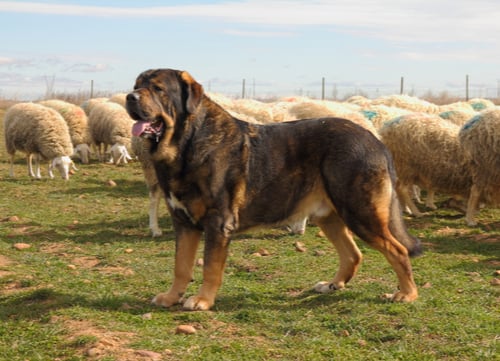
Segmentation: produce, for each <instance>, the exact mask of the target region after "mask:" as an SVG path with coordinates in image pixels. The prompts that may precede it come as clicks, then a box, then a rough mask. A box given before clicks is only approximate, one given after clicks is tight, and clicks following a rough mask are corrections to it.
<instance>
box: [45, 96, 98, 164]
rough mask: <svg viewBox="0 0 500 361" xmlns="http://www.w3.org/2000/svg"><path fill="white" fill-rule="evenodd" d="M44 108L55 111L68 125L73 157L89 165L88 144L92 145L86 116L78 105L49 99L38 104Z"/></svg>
mask: <svg viewBox="0 0 500 361" xmlns="http://www.w3.org/2000/svg"><path fill="white" fill-rule="evenodd" d="M39 104H42V105H44V106H46V107H49V108H53V109H55V110H57V111H58V112H59V113H60V114H61V115H62V117H63V118H64V120H65V121H66V124H68V128H69V135H70V137H71V142H72V143H73V147H74V149H75V153H74V155H76V156H77V157H79V158H80V160H81V162H82V163H84V164H88V163H89V158H90V153H91V151H90V146H89V145H90V144H91V143H92V140H91V137H90V131H89V125H88V119H87V115H86V114H85V112H84V111H83V109H82V108H81V107H79V106H78V105H75V104H72V103H68V102H65V101H63V100H59V99H50V100H44V101H41V102H39Z"/></svg>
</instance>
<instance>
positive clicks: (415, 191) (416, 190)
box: [411, 184, 423, 204]
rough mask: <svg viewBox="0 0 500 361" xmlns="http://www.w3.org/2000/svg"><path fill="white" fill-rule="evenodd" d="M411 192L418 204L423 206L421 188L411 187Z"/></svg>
mask: <svg viewBox="0 0 500 361" xmlns="http://www.w3.org/2000/svg"><path fill="white" fill-rule="evenodd" d="M411 192H412V196H413V199H414V200H415V201H416V202H417V203H420V204H422V203H423V202H422V199H421V198H420V187H419V186H417V185H415V184H414V185H412V186H411Z"/></svg>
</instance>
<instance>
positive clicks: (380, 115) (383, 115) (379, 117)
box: [361, 104, 410, 131]
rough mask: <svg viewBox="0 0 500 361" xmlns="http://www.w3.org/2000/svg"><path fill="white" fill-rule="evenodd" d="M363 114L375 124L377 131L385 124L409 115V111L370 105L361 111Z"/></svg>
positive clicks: (381, 105)
mask: <svg viewBox="0 0 500 361" xmlns="http://www.w3.org/2000/svg"><path fill="white" fill-rule="evenodd" d="M361 113H362V114H363V115H364V116H365V118H367V119H368V120H370V121H371V122H372V123H373V126H374V127H375V129H377V131H378V130H380V129H381V128H382V127H383V126H384V123H385V122H388V121H390V120H392V119H394V118H397V117H399V116H401V115H406V114H409V113H410V111H409V110H407V109H401V108H396V107H390V106H387V105H383V104H379V105H368V106H366V107H364V108H362V109H361Z"/></svg>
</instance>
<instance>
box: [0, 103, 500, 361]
mask: <svg viewBox="0 0 500 361" xmlns="http://www.w3.org/2000/svg"><path fill="white" fill-rule="evenodd" d="M2 115H3V114H2V112H1V111H0V119H1V118H2ZM0 124H3V122H0ZM0 127H1V126H0ZM0 139H1V140H0V323H1V326H0V360H2V361H4V360H5V361H7V360H8V361H16V360H19V361H24V360H30V361H31V360H116V361H127V360H405V361H407V360H460V361H464V360H494V359H499V358H498V357H499V356H498V355H499V354H500V352H499V351H500V350H499V341H500V312H499V310H500V286H495V285H494V284H493V283H494V280H495V279H496V278H500V275H498V270H500V210H498V209H496V210H493V209H485V210H482V211H481V213H480V215H479V217H478V220H479V225H478V226H477V227H472V228H471V227H466V226H465V222H464V219H463V215H462V214H460V213H458V212H457V211H454V210H449V209H439V210H437V211H432V212H428V213H427V215H426V216H425V217H423V218H420V219H414V218H408V217H406V221H407V223H408V225H409V228H410V232H411V233H412V234H414V235H416V236H418V237H420V238H421V239H422V241H423V242H424V245H425V253H424V255H423V256H421V257H419V258H416V259H414V260H413V268H414V273H415V279H416V282H417V284H418V286H419V291H420V298H419V299H418V300H417V301H416V302H414V303H412V304H394V303H391V302H389V301H387V300H386V299H385V298H383V297H382V296H383V295H384V294H385V293H389V292H393V291H394V290H395V287H396V275H395V273H394V272H393V271H392V269H391V267H390V266H389V264H388V263H387V262H386V261H385V259H384V258H383V257H382V256H381V254H379V253H378V252H376V251H374V250H372V249H370V248H368V247H366V246H365V245H364V244H363V243H361V242H360V243H359V245H360V247H361V250H362V252H363V254H364V262H363V265H362V267H361V269H360V271H359V273H358V275H357V276H356V277H355V278H354V279H353V280H352V281H351V282H350V283H349V284H348V287H347V288H346V289H345V290H343V291H338V292H337V293H333V294H329V295H320V294H315V293H313V292H311V288H312V286H313V285H314V284H315V283H316V282H318V281H320V280H328V279H330V278H331V277H332V276H333V274H334V272H335V271H336V268H337V266H338V259H337V256H336V254H335V251H334V250H333V248H332V247H331V246H330V245H329V243H328V241H327V240H326V239H324V238H322V237H320V236H319V235H318V229H317V228H316V227H314V226H310V227H308V228H307V231H306V234H305V235H304V236H297V235H290V234H288V233H287V232H286V231H284V230H280V229H273V230H267V231H262V232H259V233H252V234H244V235H241V236H239V237H237V238H236V239H234V241H233V243H232V245H231V255H230V257H229V260H228V265H227V268H226V272H225V280H224V284H223V286H222V288H221V290H220V292H219V294H218V298H217V301H216V305H215V307H214V308H213V310H211V311H209V312H185V311H182V310H181V309H180V307H179V306H177V307H173V308H172V309H162V308H158V307H154V306H152V305H151V304H150V300H151V299H152V297H153V296H154V295H155V294H157V293H158V292H161V291H165V290H166V289H167V288H168V287H169V285H170V282H171V280H172V268H173V255H174V244H173V241H172V240H173V232H172V227H171V223H170V220H169V217H168V215H167V214H166V209H165V206H164V205H162V212H161V214H162V218H161V222H160V224H161V227H162V229H163V231H164V235H163V236H162V237H160V238H158V239H152V238H151V237H150V233H149V230H148V219H147V207H148V199H147V190H146V187H145V185H144V182H143V180H142V173H141V170H140V167H139V165H138V164H137V163H131V164H128V165H126V166H120V167H116V166H113V165H108V164H98V163H97V162H96V161H94V162H93V163H92V164H89V165H79V170H78V171H77V172H76V173H75V174H74V175H73V176H72V177H71V179H70V180H69V181H68V182H64V181H63V180H62V179H59V178H57V179H53V180H50V179H47V178H44V179H42V180H32V179H30V178H28V176H27V170H26V164H25V160H24V156H23V155H21V154H19V155H18V157H17V161H16V164H15V173H16V177H15V178H14V179H12V178H10V177H9V171H8V168H9V167H8V162H7V157H6V154H5V149H4V143H3V133H2V130H1V128H0ZM42 171H43V173H42V174H43V175H44V176H46V174H47V171H46V169H45V168H44V169H42ZM109 180H113V181H114V182H115V183H116V186H113V185H111V184H110V183H109ZM270 206H272V205H270ZM297 241H300V242H303V243H304V245H305V247H306V248H307V250H306V252H297V250H296V249H295V246H294V243H295V242H297ZM19 243H21V244H26V245H29V248H26V249H21V250H19V249H17V248H15V247H14V245H16V244H19ZM260 249H265V250H267V251H268V252H269V255H267V256H263V257H258V256H256V255H255V253H256V252H258V251H259V250H260ZM200 257H201V252H200ZM200 282H201V267H197V269H196V272H195V280H194V281H193V284H192V285H191V286H190V288H189V290H188V291H189V295H190V294H193V293H194V292H195V291H196V290H197V287H199V285H200ZM179 325H190V326H194V328H195V329H196V333H195V334H191V335H185V334H176V333H175V330H176V327H177V326H179Z"/></svg>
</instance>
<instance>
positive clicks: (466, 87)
mask: <svg viewBox="0 0 500 361" xmlns="http://www.w3.org/2000/svg"><path fill="white" fill-rule="evenodd" d="M204 86H205V87H206V88H207V90H208V91H211V92H216V93H221V94H224V95H227V96H229V97H231V98H250V99H275V98H279V97H280V96H304V97H309V98H313V99H331V100H345V99H347V98H349V97H351V96H354V95H361V96H364V97H366V98H369V99H375V98H378V97H381V96H387V95H393V94H406V95H410V96H415V97H419V98H422V99H428V98H432V99H436V98H443V99H455V100H468V99H472V98H485V99H492V100H493V99H500V80H499V81H498V83H497V85H496V86H495V85H494V84H487V85H484V84H480V85H477V84H474V83H470V82H469V77H468V76H466V77H465V79H464V81H463V85H462V86H460V85H458V86H457V85H455V86H442V87H439V86H432V87H430V86H427V87H423V86H415V85H413V84H409V85H408V84H405V79H404V77H401V79H400V81H399V82H395V83H394V84H385V85H376V86H374V85H369V84H355V83H349V84H345V83H336V82H328V81H327V80H326V79H325V78H322V79H320V80H319V81H318V82H316V83H309V84H306V85H301V86H297V85H294V84H272V85H271V84H267V83H259V81H257V80H255V79H252V80H251V81H247V80H246V79H242V81H241V87H240V89H239V90H238V89H237V87H236V86H235V85H234V84H232V85H230V86H229V85H227V84H224V85H222V84H212V83H211V82H208V83H207V84H204Z"/></svg>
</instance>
